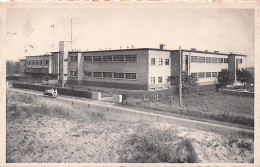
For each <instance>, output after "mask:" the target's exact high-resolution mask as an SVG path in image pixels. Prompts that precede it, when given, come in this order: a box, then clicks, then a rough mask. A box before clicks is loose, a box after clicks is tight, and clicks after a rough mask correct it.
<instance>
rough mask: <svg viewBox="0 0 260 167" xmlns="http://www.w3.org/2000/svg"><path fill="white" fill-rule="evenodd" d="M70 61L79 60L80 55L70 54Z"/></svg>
mask: <svg viewBox="0 0 260 167" xmlns="http://www.w3.org/2000/svg"><path fill="white" fill-rule="evenodd" d="M70 61H78V56H70Z"/></svg>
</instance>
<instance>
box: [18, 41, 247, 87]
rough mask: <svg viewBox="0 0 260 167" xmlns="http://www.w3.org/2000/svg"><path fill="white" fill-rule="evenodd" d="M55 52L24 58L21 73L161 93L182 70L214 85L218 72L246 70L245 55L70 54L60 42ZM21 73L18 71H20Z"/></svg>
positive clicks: (159, 52)
mask: <svg viewBox="0 0 260 167" xmlns="http://www.w3.org/2000/svg"><path fill="white" fill-rule="evenodd" d="M59 46H60V47H59V52H52V53H51V54H50V55H42V56H27V57H26V60H25V68H24V69H23V70H25V72H24V74H23V75H25V76H26V77H29V78H40V79H46V78H48V79H57V80H59V81H60V82H61V83H62V84H65V83H68V84H82V85H89V86H98V87H111V88H125V89H140V90H161V89H168V88H169V87H170V86H171V85H172V84H174V83H172V81H171V79H170V77H173V78H174V77H175V78H177V76H178V75H179V68H180V56H181V58H182V71H183V72H185V73H186V74H188V75H195V76H197V77H198V83H199V84H200V85H210V84H216V83H217V80H216V78H217V76H218V72H220V71H221V70H222V69H228V70H229V71H231V72H232V73H233V76H234V79H235V71H236V69H238V68H244V67H246V56H245V55H238V54H232V53H230V54H224V53H219V52H217V51H215V52H209V51H197V50H196V49H191V50H181V52H180V51H179V50H165V49H164V48H163V45H161V46H160V48H159V49H153V48H136V49H120V50H101V51H70V50H69V49H68V48H69V43H67V42H60V44H59ZM21 70H22V69H21Z"/></svg>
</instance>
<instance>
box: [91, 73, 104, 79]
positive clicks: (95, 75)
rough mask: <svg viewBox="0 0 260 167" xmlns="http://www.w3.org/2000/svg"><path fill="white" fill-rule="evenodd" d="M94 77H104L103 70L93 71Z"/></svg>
mask: <svg viewBox="0 0 260 167" xmlns="http://www.w3.org/2000/svg"><path fill="white" fill-rule="evenodd" d="M93 77H96V78H97V77H102V72H93Z"/></svg>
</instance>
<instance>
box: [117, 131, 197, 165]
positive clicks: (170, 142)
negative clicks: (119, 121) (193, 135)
mask: <svg viewBox="0 0 260 167" xmlns="http://www.w3.org/2000/svg"><path fill="white" fill-rule="evenodd" d="M124 146H125V149H124V150H122V151H121V154H120V161H121V162H130V163H163V162H165V163H195V162H197V154H196V153H195V151H194V149H193V147H192V145H191V142H190V140H187V139H183V138H179V137H177V136H176V135H175V133H173V132H172V131H170V130H166V131H161V130H158V129H154V128H148V130H146V131H145V132H143V133H142V132H140V133H135V134H133V135H131V136H130V137H129V138H128V140H126V142H125V143H124Z"/></svg>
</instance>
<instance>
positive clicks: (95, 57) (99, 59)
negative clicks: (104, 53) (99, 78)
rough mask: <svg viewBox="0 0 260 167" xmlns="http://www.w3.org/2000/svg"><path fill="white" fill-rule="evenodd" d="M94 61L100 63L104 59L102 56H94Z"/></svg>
mask: <svg viewBox="0 0 260 167" xmlns="http://www.w3.org/2000/svg"><path fill="white" fill-rule="evenodd" d="M93 61H95V62H100V61H102V57H101V56H93Z"/></svg>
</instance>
